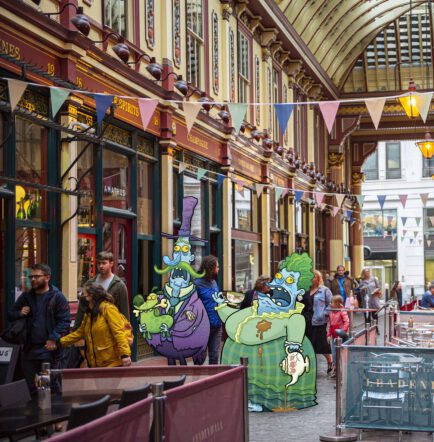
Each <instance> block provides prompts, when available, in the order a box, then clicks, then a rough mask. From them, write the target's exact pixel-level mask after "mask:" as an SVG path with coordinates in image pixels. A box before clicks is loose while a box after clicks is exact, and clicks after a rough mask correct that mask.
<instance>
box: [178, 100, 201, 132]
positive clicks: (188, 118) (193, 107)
mask: <svg viewBox="0 0 434 442" xmlns="http://www.w3.org/2000/svg"><path fill="white" fill-rule="evenodd" d="M182 105H183V107H184V112H185V123H186V124H187V132H190V131H191V128H192V127H193V125H194V122H195V121H196V118H197V114H198V113H199V111H200V108H201V107H202V103H194V102H191V103H190V102H185V103H183V104H182Z"/></svg>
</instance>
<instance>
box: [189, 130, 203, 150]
mask: <svg viewBox="0 0 434 442" xmlns="http://www.w3.org/2000/svg"><path fill="white" fill-rule="evenodd" d="M187 140H188V141H190V143H193V144H195V145H196V146H199V147H202V148H203V149H206V150H208V141H205V140H204V139H202V138H200V137H197V136H195V135H191V134H188V135H187Z"/></svg>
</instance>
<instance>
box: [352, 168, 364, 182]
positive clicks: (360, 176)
mask: <svg viewBox="0 0 434 442" xmlns="http://www.w3.org/2000/svg"><path fill="white" fill-rule="evenodd" d="M365 178H366V176H365V174H364V173H363V172H361V171H360V172H353V173H352V176H351V183H352V184H353V185H354V184H361V183H364V182H365Z"/></svg>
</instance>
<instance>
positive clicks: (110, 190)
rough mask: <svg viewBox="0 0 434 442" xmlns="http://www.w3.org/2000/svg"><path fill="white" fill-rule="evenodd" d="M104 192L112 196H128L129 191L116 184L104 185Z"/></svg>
mask: <svg viewBox="0 0 434 442" xmlns="http://www.w3.org/2000/svg"><path fill="white" fill-rule="evenodd" d="M104 193H105V194H106V195H112V196H122V197H126V196H127V191H126V190H125V189H121V188H119V187H114V186H104Z"/></svg>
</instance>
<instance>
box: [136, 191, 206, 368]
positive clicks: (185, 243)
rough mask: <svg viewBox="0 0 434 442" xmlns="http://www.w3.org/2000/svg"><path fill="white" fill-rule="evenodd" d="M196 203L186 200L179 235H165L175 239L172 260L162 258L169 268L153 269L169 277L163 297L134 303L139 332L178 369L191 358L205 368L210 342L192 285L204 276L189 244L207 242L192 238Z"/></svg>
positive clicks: (152, 295)
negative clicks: (191, 242) (197, 267)
mask: <svg viewBox="0 0 434 442" xmlns="http://www.w3.org/2000/svg"><path fill="white" fill-rule="evenodd" d="M197 202H198V201H197V198H194V197H191V196H189V197H185V198H184V199H183V209H182V225H181V227H180V229H179V232H178V235H176V236H173V235H168V234H163V236H165V237H167V238H171V239H176V242H175V245H174V247H173V257H172V258H170V257H169V256H164V257H163V263H164V264H165V265H166V267H165V268H164V269H159V268H158V267H157V266H154V270H155V271H156V272H157V273H158V274H160V275H163V274H166V273H169V282H168V283H167V284H166V285H165V286H164V289H163V294H162V295H159V296H157V295H156V294H155V293H151V294H149V295H148V297H147V298H146V301H145V300H144V298H143V296H142V295H137V296H136V297H135V298H134V300H133V303H134V306H135V310H134V312H135V314H136V316H137V317H138V320H139V330H140V332H141V333H143V336H144V338H145V339H146V340H147V341H148V343H149V344H150V345H151V346H152V347H154V348H155V350H157V352H158V353H160V354H161V355H162V356H165V357H166V358H167V359H168V362H169V365H175V364H176V360H179V361H180V363H181V364H183V365H185V364H186V361H185V359H186V358H189V357H192V358H193V362H194V363H195V364H202V363H203V362H204V359H205V355H206V353H205V350H206V346H207V343H208V338H209V330H210V325H209V319H208V315H207V314H206V311H205V307H204V306H203V304H202V301H201V300H200V299H199V297H198V295H197V292H196V286H195V285H194V284H193V280H194V279H195V278H201V277H202V276H204V275H203V274H202V275H201V274H198V273H197V272H195V270H194V269H193V267H192V264H193V262H194V254H193V253H192V251H191V244H190V240H193V241H204V240H203V239H200V238H196V237H194V236H192V235H191V234H190V232H191V220H192V218H193V213H194V209H195V207H196V205H197Z"/></svg>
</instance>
